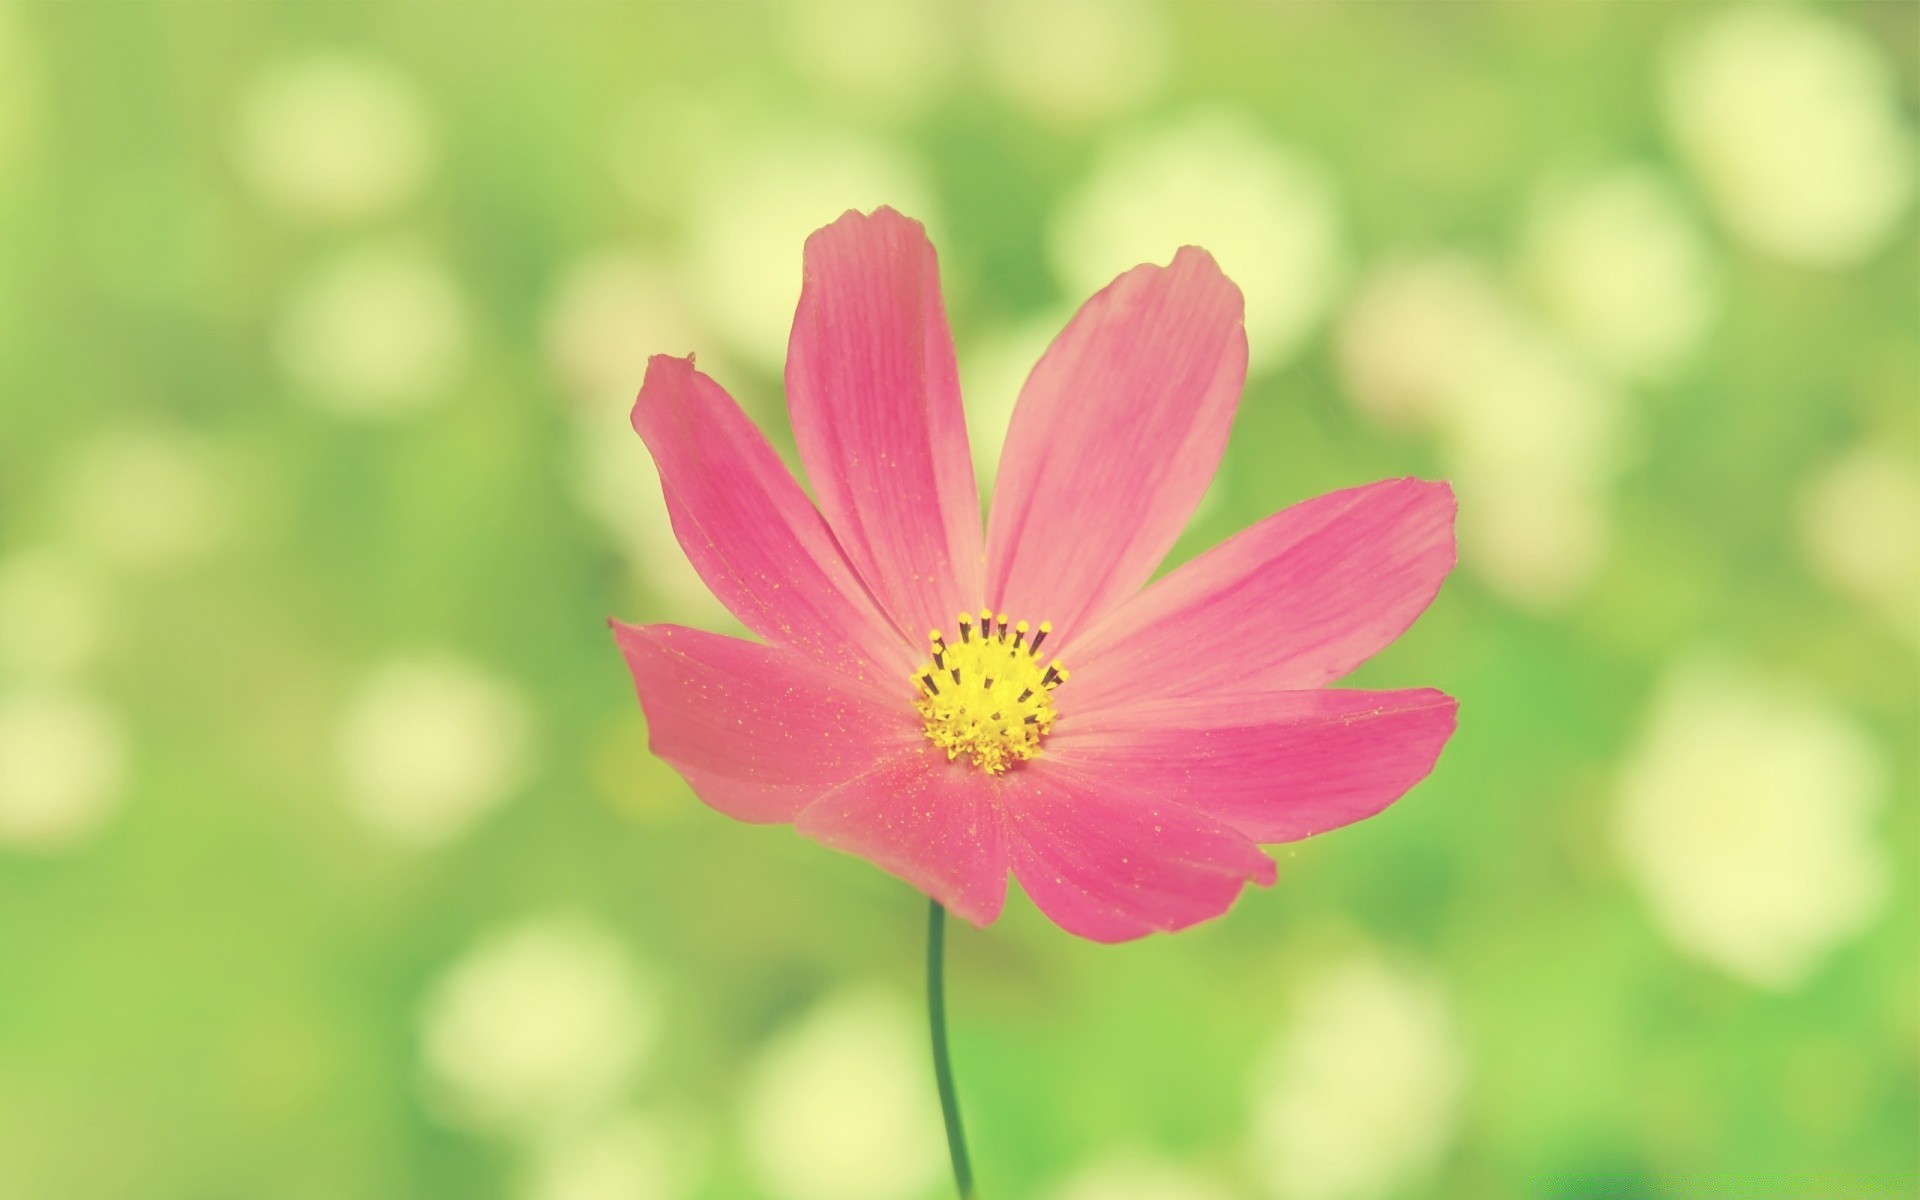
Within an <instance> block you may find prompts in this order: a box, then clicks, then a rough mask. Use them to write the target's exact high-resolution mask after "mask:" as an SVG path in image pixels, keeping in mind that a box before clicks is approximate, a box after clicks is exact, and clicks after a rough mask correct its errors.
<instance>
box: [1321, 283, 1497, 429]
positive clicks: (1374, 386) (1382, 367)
mask: <svg viewBox="0 0 1920 1200" xmlns="http://www.w3.org/2000/svg"><path fill="white" fill-rule="evenodd" d="M1512 322H1513V317H1512V314H1511V313H1510V311H1509V307H1508V304H1507V302H1506V299H1505V297H1503V296H1502V295H1501V294H1500V292H1499V290H1498V289H1497V288H1496V287H1495V286H1494V284H1493V282H1492V280H1491V279H1490V278H1489V277H1488V275H1487V273H1486V271H1485V270H1484V269H1483V268H1482V267H1481V266H1480V264H1478V263H1476V262H1474V261H1473V260H1472V259H1469V258H1465V257H1463V256H1459V255H1434V256H1431V257H1428V258H1424V259H1417V260H1413V261H1409V262H1403V263H1397V264H1393V265H1390V266H1387V267H1384V268H1381V269H1379V270H1376V271H1374V272H1373V273H1372V274H1371V275H1369V276H1368V277H1367V278H1366V279H1365V280H1364V281H1363V283H1362V285H1361V287H1360V288H1359V289H1358V290H1357V291H1356V293H1355V294H1354V295H1353V297H1352V298H1351V300H1350V301H1349V302H1348V304H1347V306H1346V310H1345V312H1343V313H1342V314H1341V317H1340V322H1339V327H1338V329H1337V330H1336V333H1335V339H1334V349H1335V352H1336V355H1337V357H1338V359H1339V365H1340V372H1341V377H1342V378H1343V379H1344V381H1345V383H1346V392H1347V395H1348V397H1349V398H1351V399H1352V401H1353V403H1354V404H1355V405H1356V406H1357V407H1359V408H1360V409H1361V411H1363V412H1365V413H1366V414H1367V415H1368V416H1370V417H1372V418H1373V419H1374V420H1376V421H1378V422H1379V423H1381V424H1382V425H1387V426H1390V427H1393V428H1397V429H1407V430H1414V429H1426V428H1429V427H1431V426H1433V425H1434V424H1435V423H1437V422H1438V421H1440V420H1441V418H1442V417H1443V415H1444V412H1445V409H1446V408H1447V407H1448V405H1449V404H1450V403H1452V401H1453V398H1454V397H1455V396H1456V395H1457V394H1458V392H1459V391H1460V389H1461V386H1462V381H1463V380H1464V379H1466V378H1467V377H1468V376H1469V375H1470V374H1471V373H1472V371H1473V370H1474V362H1475V360H1476V359H1478V358H1479V357H1481V356H1482V355H1483V354H1484V353H1485V349H1484V348H1485V347H1487V346H1491V345H1494V344H1496V343H1497V342H1499V341H1500V340H1502V339H1504V338H1506V337H1508V336H1509V335H1508V333H1507V329H1508V327H1509V326H1510V325H1511V324H1512Z"/></svg>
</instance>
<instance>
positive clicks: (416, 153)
mask: <svg viewBox="0 0 1920 1200" xmlns="http://www.w3.org/2000/svg"><path fill="white" fill-rule="evenodd" d="M233 149H234V160H235V164H236V166H237V167H238V169H239V172H240V176H241V178H242V179H243V180H244V181H245V182H246V183H247V185H248V186H249V187H250V188H252V189H253V191H254V193H255V194H256V195H258V196H259V197H260V199H262V200H263V201H265V202H267V203H268V204H270V205H272V206H273V207H274V208H276V209H278V210H279V211H280V212H281V213H282V214H284V215H286V216H289V217H293V218H296V219H299V220H305V221H314V222H349V221H360V220H366V219H368V218H372V217H378V216H381V215H383V214H386V213H388V212H391V211H393V210H394V209H396V208H398V207H400V206H401V205H402V204H404V203H405V202H406V201H407V200H408V199H410V198H411V197H412V196H413V194H414V193H415V192H416V191H417V190H418V189H419V187H420V184H421V182H422V181H423V180H424V179H425V177H426V174H427V169H428V167H429V166H430V164H431V160H432V158H433V145H432V138H431V136H430V133H429V130H428V124H427V119H426V114H425V112H424V111H423V109H422V106H421V102H420V97H419V95H418V93H417V92H416V91H415V89H414V88H413V86H412V84H411V83H409V82H408V80H407V79H406V78H405V77H404V76H402V75H400V74H399V73H398V72H396V71H395V70H393V68H391V67H388V66H386V65H385V64H383V63H379V62H375V61H373V60H370V59H363V58H356V57H351V56H347V55H329V56H322V57H314V58H309V59H305V60H302V61H299V62H291V63H282V64H279V65H277V66H274V67H272V68H269V69H268V70H267V71H266V73H264V74H263V75H261V76H260V77H259V78H258V79H256V80H255V81H254V82H253V84H252V86H251V87H250V88H249V89H248V91H247V93H246V95H245V96H243V97H242V98H241V101H240V111H239V120H238V124H237V125H236V127H235V129H234V144H233Z"/></svg>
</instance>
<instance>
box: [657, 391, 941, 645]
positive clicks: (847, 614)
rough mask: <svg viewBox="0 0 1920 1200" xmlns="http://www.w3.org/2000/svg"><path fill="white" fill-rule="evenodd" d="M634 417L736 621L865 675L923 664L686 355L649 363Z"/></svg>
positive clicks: (686, 540)
mask: <svg viewBox="0 0 1920 1200" xmlns="http://www.w3.org/2000/svg"><path fill="white" fill-rule="evenodd" d="M633 427H634V429H635V430H636V431H637V432H638V433H639V434H640V436H641V438H642V439H643V440H644V441H645V442H646V443H647V449H648V450H650V451H651V452H652V453H653V461H654V463H655V464H656V465H658V467H659V468H660V483H661V487H662V488H663V489H664V490H665V492H666V496H667V510H668V512H669V514H670V515H671V516H672V518H673V530H674V533H675V535H676V536H678V537H679V539H680V545H681V546H682V547H683V548H684V549H685V550H686V552H687V557H688V559H690V560H691V561H692V563H693V566H694V569H696V570H697V571H699V572H700V577H701V578H702V579H704V580H706V582H707V586H708V587H710V588H712V589H713V594H714V595H715V596H717V597H719V598H720V602H721V603H722V604H725V605H726V606H727V609H728V611H730V612H732V613H733V615H734V616H736V617H738V618H740V621H741V623H742V624H744V625H745V626H746V627H747V628H748V629H751V630H753V631H754V632H755V633H757V634H759V635H760V636H761V637H763V638H765V639H767V640H768V641H769V642H772V643H774V644H775V645H779V646H787V647H790V648H793V649H796V650H801V651H804V652H806V653H808V654H811V655H813V656H815V657H817V658H819V659H821V660H823V661H826V662H828V663H831V664H833V665H835V666H837V667H839V668H841V669H843V670H846V671H849V672H851V673H853V674H855V675H859V676H862V677H865V678H869V679H887V680H891V679H894V678H900V679H904V678H906V677H907V676H908V675H909V674H910V673H911V672H912V670H913V668H914V667H915V666H916V665H918V662H919V657H918V656H919V644H918V643H917V642H916V643H912V644H910V643H908V641H907V640H906V636H905V634H903V633H902V632H901V631H899V630H898V629H896V628H895V627H894V626H893V624H892V623H891V622H890V621H889V620H888V619H887V618H886V617H885V616H884V615H883V614H882V613H881V611H880V610H879V608H878V607H877V606H876V605H875V604H874V602H873V600H872V599H871V597H870V596H869V595H868V594H867V591H866V588H865V586H864V585H863V584H862V583H861V582H860V579H859V577H858V576H857V575H855V573H854V571H853V569H852V568H851V567H850V566H849V565H848V563H847V561H846V558H845V557H844V556H843V555H842V554H841V553H840V549H839V547H838V546H837V545H835V544H834V540H833V534H832V533H831V532H830V531H829V530H828V529H827V525H826V522H824V521H823V520H821V519H820V514H819V513H818V512H816V511H815V510H814V507H813V505H812V504H811V503H810V502H809V501H808V500H807V497H806V493H804V492H802V491H801V490H800V486H799V485H798V484H797V483H795V482H794V480H793V476H792V475H790V474H788V473H787V468H786V465H785V464H784V463H782V462H781V461H780V458H779V456H778V455H777V454H775V453H774V451H773V447H771V446H769V445H768V444H767V439H766V438H765V437H764V436H762V435H761V433H760V431H759V430H758V429H756V428H755V427H754V424H753V422H752V421H750V420H748V419H747V416H746V414H745V413H743V412H741V411H740V406H739V405H737V404H735V403H734V402H733V398H732V397H731V396H728V395H727V393H726V390H725V389H723V388H722V387H721V386H720V385H719V384H717V383H715V382H714V381H713V380H711V379H709V378H707V377H706V376H705V375H703V374H701V373H700V372H699V371H696V370H694V367H693V359H691V358H673V357H671V356H668V355H664V354H660V355H655V356H654V357H653V358H652V359H651V360H650V361H649V362H648V363H647V377H646V382H645V383H643V384H642V385H641V387H640V398H639V399H638V400H636V401H635V402H634V405H633ZM923 635H924V631H921V630H917V629H916V630H914V636H915V637H920V636H923Z"/></svg>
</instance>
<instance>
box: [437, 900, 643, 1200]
mask: <svg viewBox="0 0 1920 1200" xmlns="http://www.w3.org/2000/svg"><path fill="white" fill-rule="evenodd" d="M659 1023H660V1010H659V1002H658V1000H657V998H656V996H655V994H654V992H653V990H652V988H651V986H650V985H649V984H648V982H647V980H646V978H645V976H643V975H642V973H641V972H640V970H639V969H638V968H637V967H636V965H635V964H634V962H633V959H632V956H631V955H630V954H629V953H628V951H627V947H626V946H625V944H624V943H623V942H622V941H621V940H620V938H619V937H618V936H617V935H615V934H614V933H612V932H611V931H609V930H607V929H606V928H604V927H603V926H601V925H600V924H599V923H597V922H595V921H592V920H589V919H587V918H585V917H579V916H571V915H559V916H545V917H536V918H531V919H528V920H524V921H522V922H520V923H518V924H516V925H512V926H509V927H508V928H505V929H502V930H498V931H496V932H495V933H493V934H492V935H490V936H489V937H488V938H487V939H486V940H485V941H483V942H481V943H480V944H479V945H478V946H477V947H475V948H474V949H473V950H472V951H470V952H469V953H468V954H467V955H466V956H465V957H464V958H462V959H461V960H460V961H459V962H458V963H456V964H455V965H454V967H453V968H452V969H451V970H450V971H449V972H448V973H447V974H446V976H445V977H444V978H443V979H441V981H440V982H439V984H438V985H437V986H436V987H435V988H434V990H433V992H432V995H431V996H430V997H429V998H428V1000H427V1003H426V1007H425V1010H424V1012H423V1014H422V1021H421V1037H422V1042H423V1052H424V1055H425V1065H426V1071H427V1079H428V1083H429V1086H430V1089H431V1092H432V1096H433V1098H434V1101H435V1104H436V1108H437V1109H438V1110H439V1111H441V1112H443V1113H444V1114H445V1115H447V1116H449V1117H450V1118H452V1119H453V1120H455V1121H456V1122H458V1123H460V1124H463V1125H467V1126H470V1127H473V1128H477V1129H481V1130H486V1131H491V1132H496V1133H507V1134H518V1135H526V1136H531V1137H536V1138H546V1139H554V1138H559V1137H563V1136H566V1135H568V1134H569V1133H571V1132H575V1131H578V1130H580V1129H582V1128H585V1127H589V1126H591V1125H592V1124H593V1123H594V1122H595V1121H597V1120H599V1119H602V1118H604V1117H605V1116H606V1115H607V1114H608V1113H610V1112H611V1111H613V1110H614V1108H615V1107H616V1106H617V1105H619V1104H620V1103H621V1102H622V1101H623V1100H624V1097H625V1092H626V1090H627V1088H628V1086H629V1085H630V1084H631V1082H632V1079H633V1075H634V1072H635V1071H636V1070H637V1069H638V1067H639V1066H640V1064H641V1061H642V1058H643V1056H644V1054H645V1053H646V1051H647V1050H648V1049H649V1048H650V1047H651V1045H652V1043H653V1041H654V1038H655V1036H656V1034H657V1033H658V1031H659ZM611 1136H612V1137H613V1138H614V1139H615V1140H616V1141H619V1142H625V1143H627V1144H626V1145H625V1146H624V1147H623V1148H622V1149H620V1150H619V1151H618V1152H617V1153H615V1154H614V1155H613V1156H614V1157H618V1158H625V1159H627V1160H628V1161H627V1162H626V1164H625V1168H626V1169H630V1170H645V1169H648V1167H647V1165H646V1162H645V1159H644V1152H645V1149H646V1145H645V1139H644V1137H643V1136H642V1135H639V1134H636V1133H635V1132H634V1131H632V1130H628V1131H627V1132H626V1133H625V1134H622V1133H620V1132H618V1131H617V1130H616V1131H615V1132H614V1133H612V1134H611ZM548 1144H554V1143H553V1142H552V1141H551V1140H549V1143H548ZM589 1157H592V1155H591V1154H589ZM634 1159H640V1160H641V1161H640V1162H638V1163H636V1162H634V1161H632V1160H634ZM577 1169H579V1170H581V1171H583V1172H585V1171H587V1170H589V1168H588V1167H580V1168H577ZM603 1169H609V1170H611V1169H612V1168H603ZM562 1194H565V1193H562Z"/></svg>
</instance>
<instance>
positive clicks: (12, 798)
mask: <svg viewBox="0 0 1920 1200" xmlns="http://www.w3.org/2000/svg"><path fill="white" fill-rule="evenodd" d="M126 756H127V750H126V736H125V734H124V733H123V731H122V729H121V725H120V721H119V719H118V718H117V717H116V716H115V715H114V714H113V713H112V712H111V711H110V710H108V709H107V708H106V707H105V706H104V705H102V704H101V703H100V702H99V701H97V700H94V699H93V698H92V697H90V696H85V695H80V694H73V693H66V692H59V691H46V692H15V693H11V694H8V695H6V696H4V697H0V848H5V849H13V850H31V851H54V850H60V849H64V848H66V847H69V846H72V845H75V844H76V843H79V842H81V841H84V840H86V839H87V838H88V837H90V836H91V835H92V834H94V833H95V832H97V831H98V830H99V829H100V827H101V826H102V825H104V824H105V823H106V820H107V818H108V817H110V816H112V815H113V812H114V810H115V809H117V808H118V807H119V805H120V801H121V789H122V785H123V784H124V782H125V779H124V776H125V770H126Z"/></svg>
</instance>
